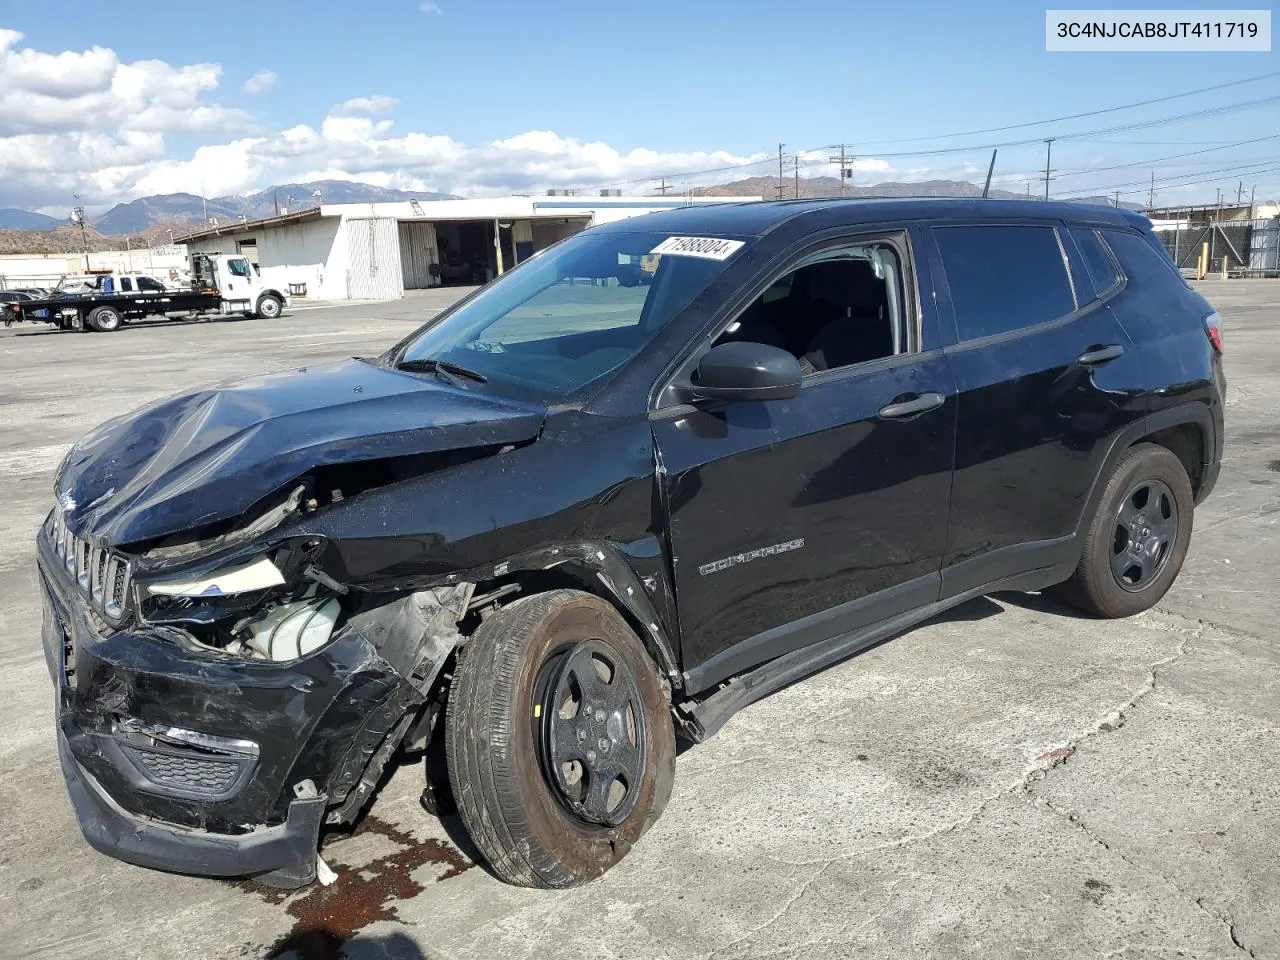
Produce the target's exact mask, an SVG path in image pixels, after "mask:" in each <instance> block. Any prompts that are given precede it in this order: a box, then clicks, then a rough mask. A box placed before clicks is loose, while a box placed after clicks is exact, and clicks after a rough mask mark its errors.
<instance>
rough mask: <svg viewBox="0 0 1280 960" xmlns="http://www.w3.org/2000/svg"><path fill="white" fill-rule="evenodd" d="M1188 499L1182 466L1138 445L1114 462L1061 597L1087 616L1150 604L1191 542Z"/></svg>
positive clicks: (1191, 501)
mask: <svg viewBox="0 0 1280 960" xmlns="http://www.w3.org/2000/svg"><path fill="white" fill-rule="evenodd" d="M1194 509H1195V498H1194V496H1193V494H1192V490H1191V481H1190V480H1189V479H1188V477H1187V471H1186V469H1185V468H1184V467H1183V465H1182V461H1181V460H1179V459H1178V458H1177V456H1175V455H1174V454H1173V453H1172V452H1171V451H1169V450H1168V449H1166V448H1165V447H1161V446H1157V445H1156V444H1152V443H1140V444H1136V445H1135V446H1133V447H1130V448H1129V449H1128V450H1126V451H1125V453H1124V455H1123V456H1121V458H1120V460H1119V462H1118V463H1117V464H1116V467H1115V469H1114V471H1113V472H1112V474H1111V478H1110V479H1109V480H1108V482H1107V486H1106V488H1105V489H1104V490H1103V493H1102V499H1101V501H1100V503H1099V504H1098V509H1097V512H1096V513H1095V514H1094V516H1093V520H1092V522H1091V523H1090V524H1089V527H1088V529H1087V531H1086V533H1085V536H1084V540H1083V542H1082V544H1081V551H1080V561H1079V563H1078V564H1077V566H1076V570H1075V574H1074V575H1073V576H1072V578H1071V579H1070V580H1069V581H1067V583H1065V584H1063V585H1062V587H1061V589H1060V593H1061V594H1062V596H1063V597H1064V598H1065V599H1067V600H1068V601H1070V602H1071V603H1073V604H1075V605H1076V606H1078V607H1080V608H1081V609H1083V610H1086V611H1088V612H1089V613H1094V614H1097V615H1098V616H1102V617H1127V616H1131V615H1133V614H1135V613H1140V612H1141V611H1143V610H1147V609H1149V608H1150V607H1152V606H1154V605H1155V604H1156V603H1157V602H1158V601H1159V600H1160V598H1161V597H1163V596H1164V595H1165V592H1166V591H1168V589H1169V587H1170V586H1172V585H1173V581H1174V580H1175V579H1177V576H1178V572H1179V571H1180V570H1181V569H1182V562H1183V560H1184V559H1185V558H1186V555H1187V548H1188V547H1189V546H1190V544H1191V521H1192V513H1193V511H1194Z"/></svg>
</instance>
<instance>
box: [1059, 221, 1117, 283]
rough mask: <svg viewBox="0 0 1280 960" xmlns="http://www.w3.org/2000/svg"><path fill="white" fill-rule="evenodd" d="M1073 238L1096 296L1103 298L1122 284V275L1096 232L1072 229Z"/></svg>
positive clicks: (1077, 228) (1078, 228) (1082, 228)
mask: <svg viewBox="0 0 1280 960" xmlns="http://www.w3.org/2000/svg"><path fill="white" fill-rule="evenodd" d="M1071 238H1072V239H1073V240H1075V242H1076V249H1077V250H1079V251H1080V259H1082V260H1083V261H1084V269H1085V272H1086V273H1087V274H1089V280H1090V281H1092V283H1093V293H1094V296H1097V297H1100V296H1102V295H1103V294H1105V293H1107V292H1108V291H1109V290H1110V289H1111V288H1112V287H1114V286H1115V285H1116V284H1117V283H1119V282H1120V274H1119V272H1117V270H1116V265H1115V263H1114V262H1113V261H1112V259H1111V254H1110V253H1109V252H1108V251H1107V250H1106V248H1105V247H1103V245H1102V241H1101V240H1100V239H1099V238H1098V234H1097V232H1096V231H1094V230H1088V229H1085V228H1084V227H1072V228H1071Z"/></svg>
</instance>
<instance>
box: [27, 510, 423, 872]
mask: <svg viewBox="0 0 1280 960" xmlns="http://www.w3.org/2000/svg"><path fill="white" fill-rule="evenodd" d="M38 557H39V569H40V577H39V579H40V583H41V587H42V592H43V601H44V622H43V627H42V631H41V633H42V642H43V647H44V653H45V659H46V663H47V665H48V667H49V672H50V676H51V677H52V679H53V682H54V687H55V690H56V691H57V727H58V729H57V736H58V754H59V758H60V760H61V764H62V770H63V774H64V776H65V778H66V781H67V789H68V791H69V793H70V795H71V800H72V804H73V806H74V808H75V812H76V816H77V818H78V819H79V821H80V827H81V831H82V832H83V833H84V836H85V839H86V840H88V842H89V843H90V844H91V845H92V846H93V847H94V848H95V849H97V850H99V851H101V852H103V853H106V854H108V855H110V856H113V857H116V858H118V859H120V860H124V861H126V862H129V863H134V864H138V865H140V866H145V867H153V868H158V869H162V870H169V871H173V872H178V873H191V874H200V875H205V876H262V879H264V880H266V881H268V882H271V883H274V884H277V885H280V886H297V885H301V884H303V883H307V882H309V881H310V880H311V879H312V878H313V877H314V870H315V859H316V851H317V846H318V838H319V832H320V828H321V825H322V823H324V822H325V821H326V811H327V810H328V809H329V808H330V807H332V806H334V805H336V804H338V803H340V802H342V801H343V800H344V799H345V798H348V797H349V795H351V794H352V793H353V789H352V788H353V787H354V786H355V785H356V784H357V783H359V782H360V779H361V777H362V775H364V774H365V771H366V767H367V766H368V761H369V757H370V756H371V755H372V754H373V753H374V752H375V749H376V748H377V746H378V745H379V744H380V743H381V742H382V741H383V740H385V739H386V738H387V732H388V730H389V729H390V728H391V726H392V725H393V724H394V722H395V721H396V720H397V719H398V718H399V716H401V715H402V714H403V712H404V709H405V705H406V703H407V701H408V699H409V695H410V694H412V692H413V689H412V688H411V687H410V686H409V685H408V684H407V682H406V681H404V680H403V679H402V678H401V677H400V675H399V674H397V673H396V672H395V670H393V669H392V668H391V666H390V664H388V663H387V662H386V660H384V659H383V658H382V657H381V656H380V655H379V654H378V652H377V651H376V650H375V649H374V648H373V646H372V644H371V643H370V642H369V641H368V640H367V639H366V638H365V637H364V636H363V635H362V634H361V633H359V632H357V631H355V630H352V629H346V630H343V631H340V632H339V634H338V635H337V636H336V637H335V639H334V641H333V642H332V643H331V644H330V645H329V646H328V647H326V648H324V649H323V650H321V651H319V652H318V653H316V654H314V655H312V656H310V657H307V658H305V659H303V660H300V661H297V662H294V663H290V664H277V663H269V662H265V661H247V660H238V659H233V658H228V657H222V656H219V655H217V654H212V653H210V654H202V653H196V652H192V651H190V650H188V649H186V648H185V647H183V646H181V645H180V644H179V643H178V642H176V641H174V640H171V639H167V638H165V637H164V636H162V635H158V634H156V633H155V632H154V631H151V630H147V629H138V628H133V629H127V628H126V629H123V630H119V631H110V630H106V629H105V628H104V626H103V623H102V621H101V620H97V619H96V618H95V617H94V616H93V615H92V614H91V612H90V610H89V608H88V606H87V604H86V602H85V601H84V599H83V594H82V593H81V592H80V590H79V589H78V587H77V585H76V584H75V582H74V580H73V579H71V575H70V574H68V573H67V571H66V568H65V565H63V564H62V563H61V562H60V561H59V560H58V558H57V557H56V556H55V554H54V552H53V548H52V545H51V544H50V543H49V541H48V538H47V536H46V534H45V533H44V532H43V531H42V533H41V534H40V537H39V539H38ZM172 728H180V729H181V730H183V731H192V732H195V733H197V734H199V735H201V736H202V737H204V738H206V741H207V742H204V743H203V744H202V746H199V747H195V746H192V747H186V746H184V745H182V744H175V743H173V742H157V741H154V740H150V739H148V738H147V736H145V735H144V736H142V737H140V736H139V731H142V732H143V734H147V733H148V732H152V731H156V730H163V729H172ZM220 744H242V745H244V744H247V745H250V746H251V747H252V749H251V750H248V751H244V752H242V753H240V754H235V753H228V752H225V751H220V750H219V745H220Z"/></svg>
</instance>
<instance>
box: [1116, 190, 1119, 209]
mask: <svg viewBox="0 0 1280 960" xmlns="http://www.w3.org/2000/svg"><path fill="white" fill-rule="evenodd" d="M1115 205H1116V207H1117V208H1119V206H1120V191H1119V190H1117V191H1116V202H1115Z"/></svg>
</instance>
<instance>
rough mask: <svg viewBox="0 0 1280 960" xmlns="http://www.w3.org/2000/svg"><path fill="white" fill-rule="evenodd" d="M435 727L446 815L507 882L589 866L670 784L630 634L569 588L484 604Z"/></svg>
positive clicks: (659, 727)
mask: <svg viewBox="0 0 1280 960" xmlns="http://www.w3.org/2000/svg"><path fill="white" fill-rule="evenodd" d="M459 661H460V662H459V666H458V670H457V673H456V675H455V677H454V681H453V687H452V689H451V690H450V692H449V705H448V714H447V717H446V725H445V733H446V748H447V753H448V767H449V782H450V787H451V790H452V793H453V797H454V801H455V802H456V804H457V807H458V813H459V814H460V816H461V817H462V821H463V823H464V824H465V825H466V827H467V831H468V832H469V833H470V835H471V838H472V840H473V841H474V842H475V844H476V846H477V847H478V848H479V849H480V851H481V852H482V853H483V854H484V856H485V858H486V859H487V860H488V862H489V865H490V867H491V868H492V869H493V871H494V873H496V874H497V875H498V876H499V877H501V878H502V879H503V880H506V881H507V882H508V883H514V884H518V885H520V886H526V887H572V886H576V885H578V884H581V883H585V882H587V881H588V880H591V879H594V878H595V877H598V876H600V875H601V874H602V873H604V872H605V871H606V870H608V869H609V868H610V867H612V866H613V865H614V864H615V863H617V862H618V861H619V860H621V859H622V857H624V856H625V855H626V854H627V852H628V851H629V850H630V849H631V847H632V845H633V844H634V843H635V842H636V841H637V840H639V839H640V837H641V836H643V835H644V833H645V831H647V830H648V829H649V827H650V826H651V825H652V824H653V823H654V822H655V821H656V820H657V819H658V817H659V816H660V815H661V813H662V810H663V808H664V807H665V806H666V804H667V800H668V798H669V797H670V795H671V785H672V780H673V778H674V775H675V736H674V733H673V730H672V726H671V714H670V710H669V705H668V701H667V697H666V694H665V693H664V692H663V688H662V684H661V682H660V680H659V677H658V673H657V670H656V668H655V667H654V664H653V661H652V660H651V659H650V657H649V655H648V653H647V652H646V651H645V649H644V646H643V644H641V642H640V640H639V638H638V637H637V636H636V635H635V633H634V632H633V631H632V630H631V628H630V627H629V626H628V625H627V624H626V622H625V621H624V620H623V619H622V618H621V617H620V616H619V615H618V613H617V611H615V610H614V609H613V608H612V607H611V606H609V604H607V603H605V602H604V601H602V600H600V599H598V598H596V597H593V596H591V595H590V594H587V593H582V592H580V591H576V590H557V591H554V592H552V593H544V594H537V595H535V596H531V597H527V598H524V599H522V600H519V601H517V602H515V603H513V604H511V605H510V606H509V607H506V608H505V609H503V610H501V611H499V612H497V613H495V614H493V615H491V616H490V617H489V618H488V619H486V620H485V621H484V622H483V623H482V624H481V625H480V627H479V628H478V629H477V630H476V633H475V635H474V636H472V637H471V639H470V640H469V641H468V642H467V644H466V646H465V647H464V648H463V650H462V651H461V654H460V657H459Z"/></svg>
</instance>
